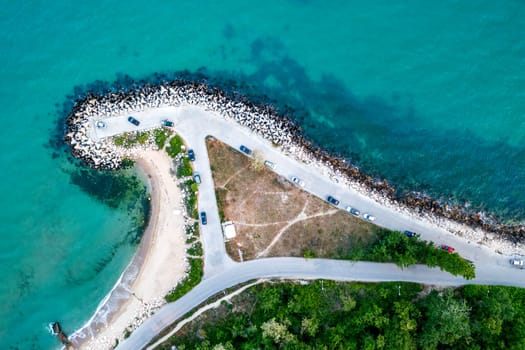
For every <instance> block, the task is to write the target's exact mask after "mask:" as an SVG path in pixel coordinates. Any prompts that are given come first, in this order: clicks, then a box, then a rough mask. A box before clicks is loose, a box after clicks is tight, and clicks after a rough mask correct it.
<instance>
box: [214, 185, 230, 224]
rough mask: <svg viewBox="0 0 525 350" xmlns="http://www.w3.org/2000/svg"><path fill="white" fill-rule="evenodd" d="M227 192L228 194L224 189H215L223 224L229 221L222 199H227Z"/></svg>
mask: <svg viewBox="0 0 525 350" xmlns="http://www.w3.org/2000/svg"><path fill="white" fill-rule="evenodd" d="M225 192H227V190H225V189H223V188H216V189H215V198H217V208H218V209H219V217H220V218H221V222H225V221H228V220H227V219H226V214H224V203H223V202H222V198H224V197H226V195H225Z"/></svg>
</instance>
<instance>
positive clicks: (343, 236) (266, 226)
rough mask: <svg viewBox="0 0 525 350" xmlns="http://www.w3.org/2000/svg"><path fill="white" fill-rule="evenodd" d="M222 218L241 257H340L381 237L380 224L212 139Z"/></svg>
mask: <svg viewBox="0 0 525 350" xmlns="http://www.w3.org/2000/svg"><path fill="white" fill-rule="evenodd" d="M207 147H208V153H209V158H210V164H211V169H212V174H213V180H214V183H215V189H216V194H217V197H218V198H217V201H218V205H219V210H220V211H221V217H222V218H223V220H230V221H233V223H234V224H235V228H236V231H237V237H236V238H234V239H232V240H230V241H229V242H227V243H226V247H227V251H228V253H229V254H230V256H231V257H232V258H233V259H235V260H237V261H240V256H241V255H242V257H243V260H249V259H254V258H258V257H265V256H309V257H314V256H315V257H327V258H338V257H342V256H345V255H347V253H348V251H350V250H351V249H352V248H354V247H358V246H362V245H366V244H368V243H369V242H371V241H373V240H374V239H375V238H376V234H375V232H376V231H377V227H376V226H374V225H371V224H370V223H367V222H365V221H363V220H359V219H357V218H355V217H353V216H352V215H350V214H348V213H347V212H345V211H343V210H338V209H337V208H335V207H333V206H332V205H330V204H328V203H326V202H325V201H323V200H321V199H319V198H317V197H314V196H312V195H310V194H309V193H307V192H305V191H303V190H301V189H300V188H299V187H297V186H295V185H293V184H292V183H290V182H289V181H288V180H287V179H285V178H283V177H282V176H279V175H277V174H276V173H274V172H272V171H270V170H269V169H267V168H264V167H262V168H261V167H259V166H254V164H253V163H254V162H258V161H260V160H256V161H254V160H253V158H250V157H247V156H246V155H244V154H242V153H241V152H239V151H237V150H235V149H232V148H230V147H229V146H227V145H225V144H224V143H222V142H220V141H218V140H215V139H213V138H208V140H207Z"/></svg>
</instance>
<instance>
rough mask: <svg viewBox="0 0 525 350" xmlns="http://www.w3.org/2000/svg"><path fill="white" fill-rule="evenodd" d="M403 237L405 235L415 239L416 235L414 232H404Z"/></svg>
mask: <svg viewBox="0 0 525 350" xmlns="http://www.w3.org/2000/svg"><path fill="white" fill-rule="evenodd" d="M403 233H404V234H405V235H407V237H416V236H417V233H415V232H412V231H408V230H407V231H405V232H403Z"/></svg>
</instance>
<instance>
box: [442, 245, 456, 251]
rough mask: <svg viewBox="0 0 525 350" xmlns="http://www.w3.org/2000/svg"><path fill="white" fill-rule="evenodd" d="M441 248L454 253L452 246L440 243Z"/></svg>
mask: <svg viewBox="0 0 525 350" xmlns="http://www.w3.org/2000/svg"><path fill="white" fill-rule="evenodd" d="M441 249H443V250H446V251H448V252H449V253H454V250H455V249H454V248H452V247H449V246H448V245H445V244H442V245H441Z"/></svg>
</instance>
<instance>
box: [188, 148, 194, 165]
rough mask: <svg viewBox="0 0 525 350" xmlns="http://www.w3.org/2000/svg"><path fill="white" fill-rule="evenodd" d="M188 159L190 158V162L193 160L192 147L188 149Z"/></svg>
mask: <svg viewBox="0 0 525 350" xmlns="http://www.w3.org/2000/svg"><path fill="white" fill-rule="evenodd" d="M188 159H189V160H191V161H192V162H194V161H195V152H193V150H192V149H189V150H188Z"/></svg>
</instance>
